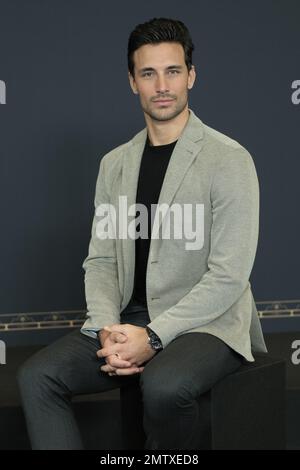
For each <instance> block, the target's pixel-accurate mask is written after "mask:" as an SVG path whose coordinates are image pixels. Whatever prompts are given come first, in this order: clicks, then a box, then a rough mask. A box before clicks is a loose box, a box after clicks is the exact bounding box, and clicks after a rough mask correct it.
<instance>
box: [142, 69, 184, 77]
mask: <svg viewBox="0 0 300 470" xmlns="http://www.w3.org/2000/svg"><path fill="white" fill-rule="evenodd" d="M169 72H170V73H171V74H172V75H173V73H174V72H175V74H177V73H179V71H178V70H169ZM151 74H152V72H145V73H144V74H143V77H149V76H150V75H151Z"/></svg>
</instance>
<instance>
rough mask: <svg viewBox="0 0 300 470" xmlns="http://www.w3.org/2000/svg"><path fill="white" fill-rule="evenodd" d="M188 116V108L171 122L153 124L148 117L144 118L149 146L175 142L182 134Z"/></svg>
mask: <svg viewBox="0 0 300 470" xmlns="http://www.w3.org/2000/svg"><path fill="white" fill-rule="evenodd" d="M189 115H190V112H189V110H188V108H186V109H185V110H184V111H183V112H182V113H181V114H180V115H178V116H176V118H175V119H173V120H171V121H161V122H157V121H155V122H154V121H153V120H152V119H150V118H149V116H146V122H147V130H148V138H149V144H150V145H152V146H156V145H167V144H170V143H172V142H175V140H177V139H178V137H179V136H180V134H181V133H182V131H183V129H184V127H185V125H186V123H187V121H188V119H189Z"/></svg>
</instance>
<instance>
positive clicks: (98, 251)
mask: <svg viewBox="0 0 300 470" xmlns="http://www.w3.org/2000/svg"><path fill="white" fill-rule="evenodd" d="M103 160H104V157H103V158H102V159H101V161H100V168H99V173H98V178H97V183H96V193H95V199H94V206H95V212H94V217H93V222H92V232H91V239H90V243H89V249H88V256H87V257H86V258H85V260H84V262H83V264H82V267H83V269H84V270H85V276H84V282H85V297H86V304H87V320H86V322H85V323H84V325H83V326H82V328H81V331H82V333H85V334H88V335H90V336H95V335H94V334H93V333H91V334H89V333H90V332H92V331H99V330H100V329H101V328H103V327H104V326H105V325H110V324H113V323H120V290H119V283H118V270H117V259H116V246H115V239H114V238H105V239H100V238H99V237H98V236H97V233H99V232H97V223H98V222H99V220H100V217H99V216H98V215H97V213H96V211H97V208H98V206H99V205H100V204H109V202H110V201H109V195H108V193H107V190H106V182H105V170H104V161H103Z"/></svg>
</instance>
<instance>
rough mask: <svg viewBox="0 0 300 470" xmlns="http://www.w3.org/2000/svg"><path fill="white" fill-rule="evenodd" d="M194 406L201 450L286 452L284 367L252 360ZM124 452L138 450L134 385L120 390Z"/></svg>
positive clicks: (139, 408)
mask: <svg viewBox="0 0 300 470" xmlns="http://www.w3.org/2000/svg"><path fill="white" fill-rule="evenodd" d="M255 359H256V360H255V362H254V363H248V362H246V361H245V363H244V364H242V366H241V367H240V368H239V369H238V370H237V371H236V372H235V373H233V374H230V375H228V376H227V377H225V378H224V379H223V380H221V381H220V382H218V383H217V384H215V385H214V387H213V388H212V389H211V390H210V391H209V392H207V393H205V394H203V395H201V396H199V399H198V400H197V401H198V403H199V407H200V413H201V414H200V415H201V416H202V418H203V421H202V423H201V430H199V450H201V449H212V450H214V449H234V450H239V449H262V450H263V449H285V441H286V439H285V386H286V384H285V382H286V378H285V361H284V360H283V359H275V358H272V357H270V356H269V355H268V354H261V355H258V354H257V355H255ZM120 399H121V416H122V438H123V443H124V447H125V448H126V449H143V448H144V446H145V441H146V439H145V438H146V436H145V433H144V429H143V403H142V395H141V390H140V387H139V385H138V382H136V383H133V385H132V386H130V387H126V388H121V389H120Z"/></svg>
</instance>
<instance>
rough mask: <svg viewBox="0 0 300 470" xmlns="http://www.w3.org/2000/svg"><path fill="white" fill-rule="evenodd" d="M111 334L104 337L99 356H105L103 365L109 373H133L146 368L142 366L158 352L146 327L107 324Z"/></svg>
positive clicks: (102, 367) (98, 352) (104, 370)
mask: <svg viewBox="0 0 300 470" xmlns="http://www.w3.org/2000/svg"><path fill="white" fill-rule="evenodd" d="M104 330H106V331H108V332H109V334H108V335H107V337H106V338H105V339H104V342H103V347H102V349H99V350H98V351H97V356H98V357H99V358H100V357H104V358H105V361H106V364H105V365H103V366H101V370H102V371H103V372H108V374H109V375H132V374H137V373H140V372H142V371H143V370H144V367H143V366H141V365H142V364H144V363H145V362H147V361H149V360H150V359H151V358H152V357H153V356H154V355H155V354H156V352H155V351H154V350H153V349H152V348H151V346H150V344H148V334H147V331H146V328H143V327H140V326H134V325H130V324H123V325H120V324H114V325H110V326H106V327H105V328H104Z"/></svg>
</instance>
